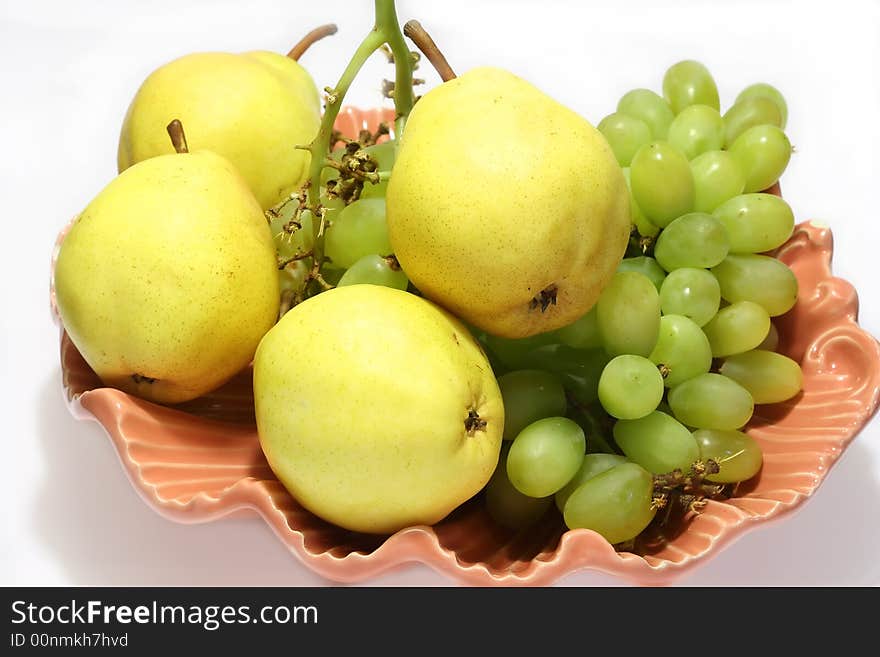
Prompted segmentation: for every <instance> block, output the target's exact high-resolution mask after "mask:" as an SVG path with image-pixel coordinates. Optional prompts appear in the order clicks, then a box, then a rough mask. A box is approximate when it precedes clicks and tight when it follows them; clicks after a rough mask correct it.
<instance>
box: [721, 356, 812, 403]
mask: <svg viewBox="0 0 880 657" xmlns="http://www.w3.org/2000/svg"><path fill="white" fill-rule="evenodd" d="M720 372H721V373H722V374H723V375H724V376H727V377H729V378H731V379H733V380H734V381H736V382H737V383H739V384H740V385H741V386H742V387H744V388H745V389H746V390H748V391H749V394H751V395H752V399H754V400H755V403H756V404H775V403H777V402H781V401H785V400H786V399H791V398H792V397H794V396H795V395H797V394H798V393H799V392H800V391H801V389H802V388H803V383H804V376H803V372H802V371H801V368H800V365H798V364H797V363H796V362H795V361H794V360H792V359H791V358H789V357H787V356H783V355H782V354H777V353H775V352H773V351H764V350H761V349H754V350H752V351H747V352H744V353H741V354H737V355H734V356H730V357H729V358H727V359H726V360H725V361H724V363H723V364H722V365H721V369H720Z"/></svg>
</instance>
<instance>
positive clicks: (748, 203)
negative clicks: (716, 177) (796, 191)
mask: <svg viewBox="0 0 880 657" xmlns="http://www.w3.org/2000/svg"><path fill="white" fill-rule="evenodd" d="M712 214H714V215H715V216H716V217H717V218H718V219H719V221H721V223H722V224H724V228H725V229H726V230H727V237H728V240H729V241H730V252H731V253H763V252H765V251H772V250H773V249H775V248H777V247H779V246H782V245H783V244H785V242H786V241H787V240H788V238H789V237H791V234H792V232H793V231H794V213H793V212H792V210H791V206H789V204H788V203H786V202H785V201H784V200H783V199H782V198H781V197H779V196H776V195H775V194H763V193H753V194H741V195H739V196H735V197H734V198H732V199H730V200H729V201H726V202H725V203H723V204H721V205H720V206H718V207H717V208H715V210H714V211H713V212H712Z"/></svg>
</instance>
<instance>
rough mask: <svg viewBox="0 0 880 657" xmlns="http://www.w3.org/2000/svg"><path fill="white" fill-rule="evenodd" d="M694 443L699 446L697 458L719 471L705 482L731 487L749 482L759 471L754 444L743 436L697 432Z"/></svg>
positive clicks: (760, 460) (717, 431)
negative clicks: (710, 462) (729, 485)
mask: <svg viewBox="0 0 880 657" xmlns="http://www.w3.org/2000/svg"><path fill="white" fill-rule="evenodd" d="M694 439H695V440H696V441H697V444H698V445H699V446H700V457H701V458H702V459H703V460H704V461H708V460H709V459H712V460H713V461H715V462H716V463H717V464H718V465H719V466H720V467H721V469H720V471H719V472H718V473H716V474H713V475H708V476H707V477H706V479H708V480H709V481H714V482H716V483H719V484H733V483H736V482H738V481H746V480H747V479H751V478H752V477H754V476H755V475H756V474H758V471H759V470H760V469H761V464H762V463H763V460H764V459H763V455H762V454H761V448H760V447H759V446H758V443H756V442H755V440H754V439H753V438H752V437H751V436H749V435H748V434H746V433H743V432H742V431H736V430H735V429H726V430H724V429H697V430H696V431H694Z"/></svg>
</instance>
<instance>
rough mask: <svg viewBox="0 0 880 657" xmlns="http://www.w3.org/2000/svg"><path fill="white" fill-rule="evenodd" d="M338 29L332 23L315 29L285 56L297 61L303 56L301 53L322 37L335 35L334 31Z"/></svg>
mask: <svg viewBox="0 0 880 657" xmlns="http://www.w3.org/2000/svg"><path fill="white" fill-rule="evenodd" d="M338 29H339V28H337V27H336V25H335V24H334V23H327V25H320V26H318V27H316V28H315V29H314V30H312V31H311V32H309V33H308V34H306V35H305V36H304V37H303V38H302V39H300V40H299V42H298V43H297V44H296V45H295V46H294V47H293V48H291V49H290V52H289V53H287V56H288V57H290V58H291V59H292V60H294V61H297V60H298V59H299V58H300V57H302V56H303V53H304V52H305V51H306V50H308V49H309V46H311V45H312V44H313V43H315V42H316V41H320V40H321V39H323V38H324V37H328V36H330V35H331V34H336V31H337V30H338Z"/></svg>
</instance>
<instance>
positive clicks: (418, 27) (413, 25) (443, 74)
mask: <svg viewBox="0 0 880 657" xmlns="http://www.w3.org/2000/svg"><path fill="white" fill-rule="evenodd" d="M403 33H404V34H405V35H406V36H408V37H409V38H410V39H412V42H413V43H414V44H416V47H417V48H418V49H419V50H421V51H422V54H423V55H424V56H425V57H427V58H428V61H429V62H431V66H433V67H434V68H435V69H436V70H437V73H439V74H440V79H441V80H443V81H444V82H449V80H452V79H453V78H455V71H453V70H452V67H451V66H450V65H449V62H447V61H446V57H445V56H444V55H443V53H442V52H440V48H438V47H437V44H436V43H434V39H432V38H431V35H430V34H428V33H427V32H426V31H425V28H423V27H422V24H421V23H419V22H418V21H417V20H411V21H407V22H406V25H404V26H403Z"/></svg>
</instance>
